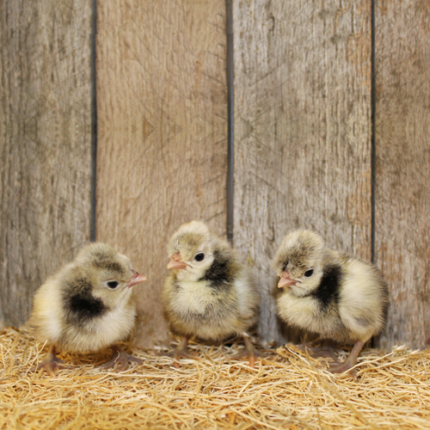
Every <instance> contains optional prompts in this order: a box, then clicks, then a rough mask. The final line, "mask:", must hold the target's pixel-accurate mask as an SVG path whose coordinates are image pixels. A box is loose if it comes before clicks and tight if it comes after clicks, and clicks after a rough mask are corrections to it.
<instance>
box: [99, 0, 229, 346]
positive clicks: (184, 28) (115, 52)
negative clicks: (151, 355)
mask: <svg viewBox="0 0 430 430" xmlns="http://www.w3.org/2000/svg"><path fill="white" fill-rule="evenodd" d="M97 27H98V37H97V78H98V81H97V82H98V83H97V95H98V130H99V142H98V158H97V163H98V168H97V174H98V179H97V238H98V239H99V240H104V241H107V242H109V243H111V244H112V245H114V246H115V247H117V248H118V249H120V250H121V251H123V252H124V253H126V254H127V255H129V256H130V257H131V258H132V261H133V262H134V265H135V266H136V268H137V269H139V270H140V271H142V273H144V274H145V275H147V276H148V282H146V283H145V284H143V285H142V286H141V287H139V290H138V291H137V293H138V302H139V309H140V315H141V322H140V328H139V330H138V333H137V338H136V342H137V343H138V344H140V345H144V344H151V343H152V342H154V341H156V340H163V339H165V338H166V335H167V326H166V323H165V322H164V319H163V317H162V309H161V303H160V291H161V288H162V285H163V282H164V278H165V276H166V275H167V269H166V265H167V262H168V259H167V255H166V243H167V240H168V238H169V237H170V235H171V234H172V233H173V231H174V230H175V229H176V228H177V227H178V226H179V225H180V224H181V223H183V222H186V221H190V220H192V219H202V220H205V221H207V222H208V224H209V226H210V227H211V228H212V230H213V231H214V232H215V233H218V234H220V235H224V236H225V231H226V222H225V219H226V194H225V181H226V164H227V163H226V161H227V144H226V134H227V130H226V116H227V103H226V97H227V96H226V77H225V61H226V36H225V2H224V0H209V1H201V0H193V1H186V0H180V1H173V0H165V1H159V0H148V1H145V2H142V1H140V0H128V1H127V2H123V1H119V0H117V1H109V2H103V1H99V2H98V26H97Z"/></svg>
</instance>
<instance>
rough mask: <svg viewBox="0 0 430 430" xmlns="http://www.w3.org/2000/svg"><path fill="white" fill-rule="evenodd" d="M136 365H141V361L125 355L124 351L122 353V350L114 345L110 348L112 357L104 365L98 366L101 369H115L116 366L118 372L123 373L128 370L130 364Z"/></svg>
mask: <svg viewBox="0 0 430 430" xmlns="http://www.w3.org/2000/svg"><path fill="white" fill-rule="evenodd" d="M131 362H133V363H137V364H143V361H142V360H140V359H138V358H136V357H133V356H132V355H130V354H127V353H126V352H125V351H123V350H122V349H120V348H119V347H118V346H116V345H114V346H113V347H112V357H111V359H110V360H109V361H107V362H106V363H104V364H102V365H101V366H100V368H102V369H111V368H112V367H115V366H116V365H118V371H119V372H124V371H125V370H127V369H128V366H129V365H130V363H131Z"/></svg>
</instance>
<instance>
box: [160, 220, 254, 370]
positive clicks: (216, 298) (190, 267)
mask: <svg viewBox="0 0 430 430" xmlns="http://www.w3.org/2000/svg"><path fill="white" fill-rule="evenodd" d="M167 250H168V254H169V256H170V262H169V264H168V265H167V268H168V269H170V270H171V273H170V275H169V276H168V277H167V279H166V282H165V284H164V288H163V292H162V302H163V306H164V312H165V316H166V318H167V320H168V322H169V324H170V327H171V330H172V332H173V333H175V334H177V335H180V336H183V340H182V342H181V343H180V344H179V346H178V347H177V348H176V350H175V352H174V353H173V357H174V359H175V367H179V364H178V360H179V359H180V358H181V357H190V355H189V354H188V353H187V351H186V348H187V344H188V340H189V339H190V338H191V337H197V338H199V339H201V340H203V341H211V342H219V341H222V340H226V339H228V338H230V337H232V336H238V335H241V336H243V338H244V341H245V351H244V353H243V354H237V355H236V356H235V357H234V358H241V357H242V356H248V358H249V364H250V365H251V366H253V365H254V363H255V357H256V356H259V355H260V354H259V353H258V352H257V351H255V349H254V347H253V345H252V343H251V341H250V339H249V335H248V334H247V333H246V332H247V330H249V329H250V328H251V327H252V326H253V325H254V324H255V323H256V322H257V318H258V305H259V301H260V297H259V294H258V292H257V290H256V288H255V287H254V285H253V284H252V282H251V280H250V278H249V276H248V273H247V270H246V268H245V267H244V266H243V265H241V264H240V263H239V261H238V259H237V256H236V253H235V251H234V250H233V249H232V248H231V247H230V245H229V244H228V243H227V242H225V241H224V240H221V239H219V238H217V237H215V236H214V235H213V234H211V233H210V231H209V229H208V227H207V226H206V225H205V224H204V223H202V222H199V221H192V222H190V223H188V224H183V225H182V226H181V227H180V228H179V230H178V231H176V232H175V233H174V234H173V236H172V238H171V239H170V242H169V244H168V247H167ZM191 357H192V356H191Z"/></svg>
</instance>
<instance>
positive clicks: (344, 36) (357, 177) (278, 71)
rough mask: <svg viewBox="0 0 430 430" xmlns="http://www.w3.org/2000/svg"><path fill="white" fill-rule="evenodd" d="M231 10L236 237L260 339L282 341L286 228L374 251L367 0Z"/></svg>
mask: <svg viewBox="0 0 430 430" xmlns="http://www.w3.org/2000/svg"><path fill="white" fill-rule="evenodd" d="M233 19H234V33H235V36H234V37H235V221H234V222H235V229H234V243H235V246H236V248H238V249H239V250H240V252H241V253H242V254H243V256H245V257H246V258H247V260H248V263H249V265H250V266H251V267H253V272H254V274H255V277H256V279H257V280H258V283H259V285H260V288H261V290H262V295H263V301H262V307H261V308H262V313H261V319H260V334H261V337H262V339H263V340H265V341H267V342H269V341H272V340H276V341H282V340H283V336H282V334H281V332H280V329H279V327H278V324H277V321H276V310H275V300H274V297H273V294H272V291H273V286H274V285H275V276H274V272H273V270H272V269H271V268H270V261H271V259H272V258H273V255H274V254H275V251H276V249H277V247H278V246H279V244H280V242H281V240H282V238H283V237H284V235H285V234H286V233H287V232H288V231H290V230H293V229H297V228H310V229H314V230H316V231H318V232H319V233H321V234H322V235H323V236H324V237H325V239H326V242H327V244H328V245H330V246H333V247H336V248H339V249H342V250H344V251H348V252H350V253H353V254H355V255H359V256H361V257H363V258H366V259H370V257H371V223H370V219H371V158H370V155H371V151H370V132H371V127H370V125H371V122H370V112H371V110H370V94H371V55H370V53H371V34H370V24H371V20H370V0H362V1H345V0H341V1H339V0H336V1H334V0H328V1H324V2H316V1H310V0H309V1H300V2H298V1H296V0H290V1H285V0H267V1H256V0H248V1H237V2H234V16H233ZM287 337H289V338H290V339H294V336H293V333H292V332H291V331H290V332H287Z"/></svg>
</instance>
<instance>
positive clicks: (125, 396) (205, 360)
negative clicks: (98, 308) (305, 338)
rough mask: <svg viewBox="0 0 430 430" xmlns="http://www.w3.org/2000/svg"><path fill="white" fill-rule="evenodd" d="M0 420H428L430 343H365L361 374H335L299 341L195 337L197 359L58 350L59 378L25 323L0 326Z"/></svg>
mask: <svg viewBox="0 0 430 430" xmlns="http://www.w3.org/2000/svg"><path fill="white" fill-rule="evenodd" d="M0 348H1V349H0V362H1V370H0V381H1V382H0V429H10V428H26V429H43V430H48V429H106V430H109V429H127V430H131V429H144V428H154V429H163V428H168V429H176V428H177V429H198V428H202V429H232V428H235V429H266V428H267V429H278V428H282V429H290V430H296V429H302V428H309V429H339V428H342V429H344V428H354V429H358V428H362V429H370V428H373V429H389V428H390V429H391V428H401V429H424V428H426V429H429V428H430V350H427V351H424V352H416V351H415V352H411V351H407V350H405V349H402V348H397V349H395V350H393V352H391V353H389V354H385V355H384V354H382V353H381V352H379V351H376V350H366V351H365V352H364V353H363V354H362V355H361V356H360V358H359V365H358V370H359V371H358V373H357V374H358V380H357V381H355V380H354V379H353V378H351V377H350V376H347V375H336V376H333V375H331V374H329V373H327V372H325V371H324V370H323V369H324V363H318V361H316V360H314V359H310V358H308V357H306V356H305V354H303V353H301V352H298V350H295V348H294V347H292V346H291V347H290V348H279V349H278V352H279V354H280V355H278V356H277V355H275V354H272V355H271V356H270V357H268V358H267V359H264V360H263V361H259V362H258V363H257V365H256V368H255V369H251V368H250V367H249V366H248V363H247V362H245V361H243V362H235V361H230V360H229V356H230V355H232V354H234V353H235V352H237V351H236V350H237V348H238V347H237V346H234V347H231V348H229V347H226V346H223V347H216V348H214V347H207V346H202V345H192V346H191V349H192V350H194V351H193V352H194V353H195V354H197V355H198V356H200V357H201V359H200V360H199V361H193V360H183V361H182V365H181V368H180V369H178V370H177V369H175V368H174V367H173V366H172V359H170V358H168V357H158V356H154V355H151V351H135V355H136V356H138V357H139V358H141V359H142V360H143V361H144V363H145V364H144V365H142V366H135V365H134V366H132V367H131V368H130V369H129V370H128V371H126V372H124V373H117V372H115V371H110V372H109V371H106V370H101V369H98V368H97V367H95V366H96V365H98V364H100V363H101V362H102V361H103V360H106V359H107V358H108V356H109V355H110V351H106V352H105V353H104V354H101V355H89V356H74V355H72V356H70V355H61V358H63V359H64V360H66V361H67V362H69V361H70V362H71V363H72V364H76V365H77V366H78V367H77V368H76V369H73V370H70V369H65V370H60V371H58V372H57V375H58V376H57V378H56V379H51V378H50V377H48V376H47V375H46V374H45V373H41V372H40V373H33V372H30V371H29V369H30V368H32V367H33V366H34V365H35V364H36V362H38V361H40V360H41V358H43V355H44V354H45V351H44V350H42V346H41V345H40V344H37V343H36V342H35V341H34V340H33V339H32V338H31V337H30V336H29V335H28V334H27V333H26V332H25V331H18V330H16V329H13V328H9V329H6V330H4V331H3V332H2V333H0Z"/></svg>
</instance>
